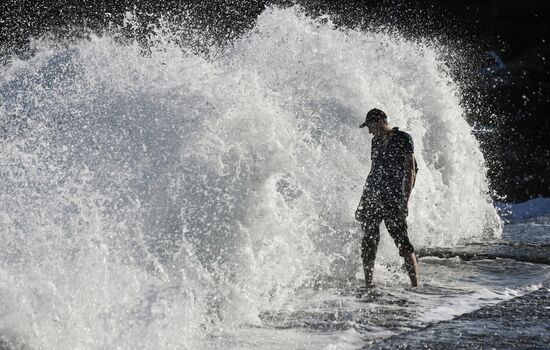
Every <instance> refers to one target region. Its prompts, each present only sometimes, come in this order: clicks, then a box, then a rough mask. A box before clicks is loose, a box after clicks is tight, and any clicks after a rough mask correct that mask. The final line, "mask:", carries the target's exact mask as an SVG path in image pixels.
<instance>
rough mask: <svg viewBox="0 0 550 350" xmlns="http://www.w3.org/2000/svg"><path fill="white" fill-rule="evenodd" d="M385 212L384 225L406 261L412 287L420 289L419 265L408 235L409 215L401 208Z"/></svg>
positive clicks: (392, 208) (389, 208)
mask: <svg viewBox="0 0 550 350" xmlns="http://www.w3.org/2000/svg"><path fill="white" fill-rule="evenodd" d="M386 209H387V210H386V211H385V215H384V216H385V217H384V223H385V224H386V228H387V229H388V232H389V234H390V236H391V237H392V238H393V241H394V242H395V245H396V246H397V248H398V249H399V255H401V256H402V257H403V258H404V259H405V268H406V269H407V273H408V275H409V278H410V279H411V285H412V286H413V287H418V263H417V261H416V256H415V254H414V247H413V245H412V244H411V242H410V241H409V236H408V234H407V213H406V211H403V210H401V209H400V208H395V207H391V206H390V207H388V208H386Z"/></svg>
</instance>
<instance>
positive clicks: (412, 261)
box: [405, 253, 418, 287]
mask: <svg viewBox="0 0 550 350" xmlns="http://www.w3.org/2000/svg"><path fill="white" fill-rule="evenodd" d="M405 268H406V269H407V273H408V274H409V278H410V279H411V285H412V286H413V287H418V263H417V262H416V255H414V253H410V254H408V255H405Z"/></svg>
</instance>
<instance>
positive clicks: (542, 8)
mask: <svg viewBox="0 0 550 350" xmlns="http://www.w3.org/2000/svg"><path fill="white" fill-rule="evenodd" d="M293 3H299V4H301V5H302V6H303V7H304V9H305V10H306V11H307V12H308V13H309V14H310V15H312V16H316V15H320V14H324V13H329V14H331V15H332V17H333V20H334V22H335V23H336V24H337V25H338V26H346V27H358V28H363V29H367V28H369V27H371V26H378V25H386V26H389V27H391V28H397V29H399V30H400V32H401V33H403V34H405V35H407V36H410V37H411V38H415V37H423V38H429V39H431V40H433V41H436V42H439V43H442V44H444V45H446V46H448V47H449V48H451V50H450V52H451V53H450V54H449V57H446V59H447V61H448V62H449V65H450V66H451V71H452V72H453V74H454V75H455V78H456V79H457V80H458V81H459V82H460V83H461V86H462V89H463V105H464V108H465V110H466V111H467V112H466V118H467V120H468V121H469V122H470V123H471V125H472V126H473V130H474V133H475V135H476V137H477V138H478V140H479V141H480V144H481V147H482V151H483V153H484V155H485V159H486V161H487V166H488V169H489V173H488V175H489V179H490V181H491V187H492V189H493V191H494V193H493V195H494V197H495V198H497V199H502V198H505V200H507V201H516V202H517V201H525V200H527V199H530V198H533V197H536V196H546V197H550V175H549V174H550V141H548V140H547V139H548V136H550V117H549V116H550V101H549V100H550V72H549V69H548V61H549V60H550V46H549V42H548V41H549V40H550V35H549V34H550V2H549V3H548V4H547V3H546V2H544V1H535V0H522V1H517V0H491V1H489V0H464V1H445V2H444V1H441V2H439V1H433V0H421V1H405V0H401V1H398V0H391V1H388V0H370V1H369V0H363V1H352V0H343V1H320V0H301V1H300V0H297V1H286V0H275V1H263V0H258V1H252V0H241V1H231V0H210V1H207V0H204V1H193V2H184V3H183V2H181V1H164V2H163V1H158V0H157V1H127V0H122V1H117V2H116V3H114V2H111V1H105V0H96V1H89V0H58V1H54V0H51V1H45V0H35V1H23V0H7V1H3V2H1V8H0V28H1V34H0V44H1V45H0V63H1V64H7V63H8V62H9V61H10V57H12V55H18V56H20V57H22V58H25V57H29V56H31V55H32V54H33V52H32V50H31V49H30V47H29V39H30V38H31V37H33V36H34V37H36V36H40V35H44V34H46V33H48V34H49V35H54V36H57V37H59V38H62V39H63V40H65V41H66V40H70V39H71V38H73V39H74V38H80V37H86V35H87V34H88V33H89V32H90V31H101V30H105V29H107V28H108V27H110V26H115V25H120V24H121V23H122V20H123V18H124V13H125V12H126V11H133V12H134V13H135V15H136V17H137V19H138V21H139V22H140V23H142V24H148V23H152V22H155V21H157V20H158V19H159V18H160V16H164V17H170V18H172V19H173V20H175V21H181V20H185V21H186V28H188V29H189V37H192V34H191V32H192V31H193V30H194V29H195V30H199V31H201V32H203V33H206V34H207V35H208V37H209V38H214V41H215V42H217V43H219V44H222V45H223V43H225V42H228V41H230V40H231V38H233V37H235V36H238V35H239V34H240V33H242V32H243V31H245V30H246V29H247V28H250V27H251V26H253V24H254V20H255V18H256V17H257V16H258V14H260V13H261V12H262V10H263V9H264V8H265V6H267V5H269V4H277V5H281V6H288V5H292V4H293ZM126 30H127V32H126V33H123V37H126V38H128V39H136V38H137V39H138V40H140V41H143V43H144V46H146V39H147V30H148V29H147V26H146V25H144V26H136V27H135V28H127V29H126ZM183 36H185V33H183ZM194 45H196V48H197V49H198V50H201V51H203V52H205V53H208V50H209V48H208V47H206V46H205V45H202V46H201V43H200V42H194ZM0 103H1V101H0Z"/></svg>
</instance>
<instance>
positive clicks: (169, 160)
mask: <svg viewBox="0 0 550 350" xmlns="http://www.w3.org/2000/svg"><path fill="white" fill-rule="evenodd" d="M128 21H131V17H129V19H128ZM181 25H182V26H184V25H185V24H181ZM170 28H172V27H170ZM178 35H181V34H178V32H172V31H170V30H168V29H167V28H159V29H158V30H157V31H156V32H155V34H154V35H153V36H152V37H151V40H150V43H149V47H148V48H147V49H144V48H143V47H142V46H140V45H139V44H137V43H134V42H127V41H123V40H120V37H119V36H118V35H117V33H116V29H113V31H112V32H108V33H103V34H101V35H99V34H92V35H91V36H90V38H89V39H87V40H76V41H74V42H72V43H70V44H63V45H61V44H59V43H56V42H54V41H52V40H49V39H42V40H37V41H36V42H35V43H34V45H35V48H36V55H35V56H33V57H32V58H30V59H28V60H25V61H23V60H18V59H14V60H13V61H12V62H11V63H10V64H9V65H8V66H4V67H2V69H1V73H0V101H1V102H0V132H1V135H0V136H1V137H0V143H1V147H2V152H1V154H0V242H1V244H0V334H2V335H3V337H5V338H6V339H9V340H10V341H12V342H19V343H21V344H26V345H28V346H29V347H30V348H37V349H38V348H40V349H113V348H119V349H153V348H161V349H196V348H213V349H215V348H223V349H228V348H235V349H247V348H266V349H287V348H303V349H318V348H326V349H340V348H356V347H361V346H362V344H364V343H365V341H369V340H372V339H380V338H384V337H387V336H389V335H392V334H398V333H399V332H403V331H406V330H410V329H415V327H416V328H417V327H422V326H423V325H425V324H427V323H429V322H436V321H439V320H444V319H449V318H452V317H453V316H454V315H458V314H461V313H464V312H467V311H471V310H475V309H476V308H479V307H480V306H481V305H485V304H487V303H495V302H498V301H500V300H506V299H509V298H511V297H513V296H516V295H521V294H523V293H526V292H528V291H531V290H534V289H536V288H537V286H538V285H539V284H540V281H541V279H542V278H547V277H548V273H549V272H548V270H547V269H546V268H545V267H544V266H539V265H532V264H527V263H521V262H514V261H509V260H494V261H485V260H484V261H473V262H463V261H460V260H458V259H436V258H423V259H421V261H420V271H421V272H420V273H421V283H422V285H423V286H422V287H421V288H419V289H410V288H408V287H407V285H408V282H407V278H406V275H405V273H404V271H403V270H402V267H401V264H402V262H401V261H400V259H399V257H398V254H397V249H396V248H395V247H394V246H393V243H392V242H391V240H390V239H389V238H388V235H387V234H386V231H385V229H383V230H382V231H383V232H382V236H383V237H382V241H381V246H380V248H379V252H378V260H377V265H376V271H375V274H376V275H375V283H376V284H377V286H378V287H377V288H376V289H375V290H373V291H365V290H363V289H361V286H362V281H361V278H363V277H362V275H361V272H360V271H361V267H360V263H361V262H360V257H359V253H360V252H359V249H360V240H361V231H360V228H359V226H358V224H357V223H356V222H355V221H354V219H353V213H354V211H355V207H356V205H357V203H358V200H359V198H360V196H361V191H362V187H363V184H364V181H365V178H366V176H367V173H368V171H369V169H370V159H369V158H370V136H369V135H367V132H366V131H365V130H364V129H359V128H358V125H359V124H360V123H361V122H362V119H363V117H364V114H365V112H366V111H367V110H368V109H370V108H372V107H378V108H381V109H383V110H385V111H386V112H387V114H388V115H389V117H390V121H391V123H392V124H393V125H395V126H399V127H400V128H401V129H404V130H406V131H408V132H410V133H411V134H412V136H413V139H414V142H415V153H416V159H417V161H418V163H419V167H420V171H419V173H418V180H417V183H416V187H415V189H414V191H413V195H412V198H411V201H410V210H409V213H410V214H409V224H410V237H411V240H412V242H413V243H414V244H415V245H416V246H418V247H429V246H445V247H453V246H454V245H458V244H467V243H471V242H495V241H498V240H500V239H502V238H501V237H502V223H501V220H500V219H499V217H498V215H497V212H496V210H495V208H494V207H493V204H492V202H491V199H490V196H489V194H488V184H487V181H486V178H485V168H484V166H483V156H482V154H481V152H480V150H479V147H478V143H477V141H476V140H475V138H474V136H473V135H472V134H471V128H470V127H469V125H468V124H467V123H466V121H465V120H464V118H463V113H464V111H463V109H462V108H461V106H460V91H459V87H458V85H457V83H456V82H454V81H453V80H452V78H451V77H450V75H449V74H448V72H447V70H446V68H445V62H443V61H442V60H441V59H440V56H441V55H440V53H441V50H445V48H440V47H436V46H434V45H432V44H430V43H429V42H423V41H422V40H418V41H414V42H413V41H409V40H406V39H404V38H402V37H400V36H399V35H398V34H395V33H393V34H389V33H385V32H383V31H372V32H364V31H356V30H341V29H337V28H335V26H334V25H333V24H332V23H331V21H330V18H329V17H323V18H320V19H316V20H315V19H311V18H309V17H307V16H306V15H304V14H303V13H302V11H301V10H300V8H297V7H293V8H286V9H281V8H268V9H267V10H266V11H265V12H264V13H262V14H261V15H260V16H259V18H258V19H257V22H256V24H255V25H254V27H253V28H252V29H251V30H250V31H248V32H247V33H245V34H244V35H242V36H241V37H240V38H238V39H236V40H234V41H233V42H231V43H230V44H228V45H227V46H225V47H223V48H221V49H219V50H216V51H214V52H215V54H212V55H209V56H208V57H205V55H203V54H200V53H196V51H195V50H193V49H192V48H191V47H186V46H185V45H183V46H182V45H176V44H175V42H176V41H179V42H180V43H181V42H182V41H181V40H178V39H179V38H178ZM505 232H507V231H506V230H505ZM527 236H528V234H527ZM510 271H513V273H510Z"/></svg>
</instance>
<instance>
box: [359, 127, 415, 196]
mask: <svg viewBox="0 0 550 350" xmlns="http://www.w3.org/2000/svg"><path fill="white" fill-rule="evenodd" d="M411 153H414V145H413V140H412V137H411V135H409V134H408V133H406V132H404V131H400V130H399V128H393V132H392V133H391V135H390V136H389V137H388V139H387V140H382V139H381V138H380V137H375V138H373V139H372V149H371V160H372V168H371V171H370V174H369V176H368V178H367V182H366V184H365V192H366V193H365V197H366V199H368V200H369V201H384V202H392V203H399V202H401V200H402V199H403V193H404V180H405V156H406V155H408V154H411Z"/></svg>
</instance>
